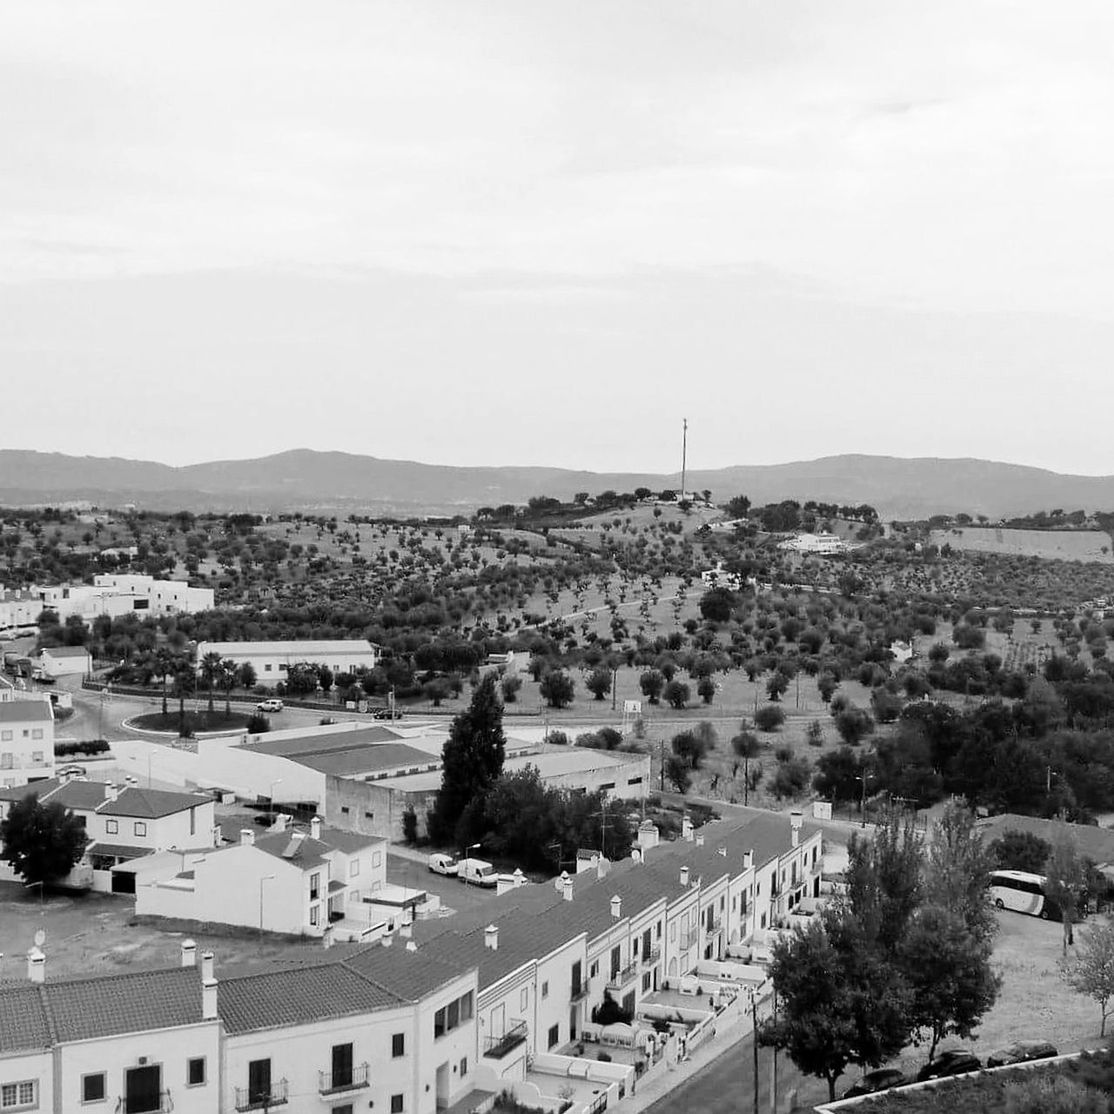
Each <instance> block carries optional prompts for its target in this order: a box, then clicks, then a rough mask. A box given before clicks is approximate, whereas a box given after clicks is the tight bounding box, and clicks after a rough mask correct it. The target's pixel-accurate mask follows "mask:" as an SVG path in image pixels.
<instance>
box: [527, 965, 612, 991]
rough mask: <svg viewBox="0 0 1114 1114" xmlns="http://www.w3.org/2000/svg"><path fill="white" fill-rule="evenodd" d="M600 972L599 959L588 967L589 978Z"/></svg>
mask: <svg viewBox="0 0 1114 1114" xmlns="http://www.w3.org/2000/svg"><path fill="white" fill-rule="evenodd" d="M599 973H600V965H599V960H597V961H596V962H595V963H593V964H592V966H591V967H589V968H588V978H590V979H594V978H595V977H596V976H597V975H598V974H599ZM523 993H525V991H523Z"/></svg>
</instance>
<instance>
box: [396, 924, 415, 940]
mask: <svg viewBox="0 0 1114 1114" xmlns="http://www.w3.org/2000/svg"><path fill="white" fill-rule="evenodd" d="M398 934H399V936H401V937H402V938H403V940H409V939H410V937H411V936H413V935H414V927H413V925H412V924H411V922H410V921H403V922H402V924H400V925H399V926H398Z"/></svg>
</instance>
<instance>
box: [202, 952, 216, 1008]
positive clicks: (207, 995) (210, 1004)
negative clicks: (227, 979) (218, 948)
mask: <svg viewBox="0 0 1114 1114" xmlns="http://www.w3.org/2000/svg"><path fill="white" fill-rule="evenodd" d="M216 1016H217V980H216V978H215V976H214V975H213V953H212V952H202V953H201V1017H202V1019H203V1020H205V1021H213V1020H214V1019H215V1018H216Z"/></svg>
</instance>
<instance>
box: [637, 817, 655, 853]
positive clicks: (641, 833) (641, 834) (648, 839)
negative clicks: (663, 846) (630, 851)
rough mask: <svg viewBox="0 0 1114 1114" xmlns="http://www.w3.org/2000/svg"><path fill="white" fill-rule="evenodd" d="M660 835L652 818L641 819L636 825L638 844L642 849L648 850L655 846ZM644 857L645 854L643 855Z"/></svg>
mask: <svg viewBox="0 0 1114 1114" xmlns="http://www.w3.org/2000/svg"><path fill="white" fill-rule="evenodd" d="M659 839H660V836H659V834H658V829H657V826H656V825H655V824H654V822H653V821H652V820H643V821H642V823H641V824H639V825H638V846H639V847H641V848H642V850H643V851H644V852H645V851H649V850H650V849H651V848H653V847H657V845H658V840H659ZM643 858H645V855H643Z"/></svg>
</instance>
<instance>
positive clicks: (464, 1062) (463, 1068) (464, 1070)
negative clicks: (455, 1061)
mask: <svg viewBox="0 0 1114 1114" xmlns="http://www.w3.org/2000/svg"><path fill="white" fill-rule="evenodd" d="M467 1074H468V1057H467V1056H462V1057H461V1060H460V1076H461V1078H462V1079H463V1078H464V1076H466V1075H467Z"/></svg>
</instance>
